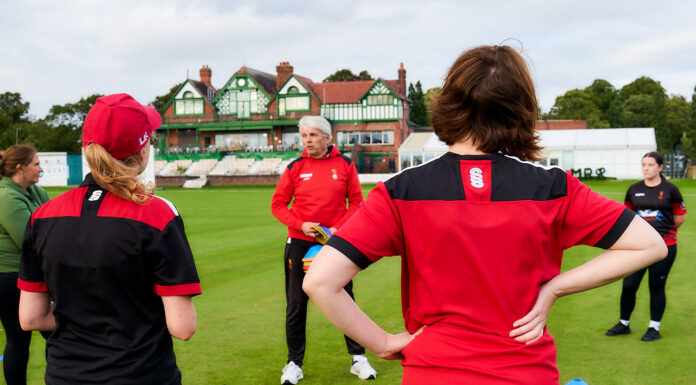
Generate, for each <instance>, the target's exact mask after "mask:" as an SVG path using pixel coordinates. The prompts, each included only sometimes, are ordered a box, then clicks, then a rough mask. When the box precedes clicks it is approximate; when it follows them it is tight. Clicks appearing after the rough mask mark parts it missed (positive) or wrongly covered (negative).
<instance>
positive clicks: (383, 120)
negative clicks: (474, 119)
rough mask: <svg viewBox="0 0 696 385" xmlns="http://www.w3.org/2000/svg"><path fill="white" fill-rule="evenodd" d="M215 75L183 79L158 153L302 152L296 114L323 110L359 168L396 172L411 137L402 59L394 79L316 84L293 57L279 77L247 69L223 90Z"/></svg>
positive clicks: (206, 71)
mask: <svg viewBox="0 0 696 385" xmlns="http://www.w3.org/2000/svg"><path fill="white" fill-rule="evenodd" d="M211 79H212V70H211V69H210V68H209V67H208V66H203V67H202V68H201V69H200V80H193V79H186V81H185V82H184V83H183V84H182V85H181V86H180V88H179V89H178V90H177V91H176V93H175V94H174V96H173V97H172V98H171V100H170V101H169V102H168V103H167V104H166V105H165V107H164V108H163V110H162V111H161V112H162V114H163V116H164V120H163V125H162V127H161V128H160V129H159V136H160V147H159V152H160V154H181V153H206V152H207V153H216V152H221V153H227V152H287V151H299V150H301V146H302V144H301V140H300V134H299V129H298V127H297V123H298V121H299V119H300V118H301V117H302V116H304V115H321V116H323V117H325V118H326V119H328V120H329V122H330V123H331V125H332V129H333V135H332V143H333V144H335V145H337V146H338V147H339V149H340V150H341V151H342V152H344V153H347V154H348V153H349V156H351V157H352V158H353V160H354V161H355V162H356V165H357V166H358V168H359V169H362V170H361V171H363V172H390V171H391V172H393V171H395V170H396V161H397V159H398V155H397V154H398V148H399V146H400V145H401V144H402V143H403V141H404V140H405V139H406V137H407V136H408V134H409V121H408V116H409V101H408V99H407V89H406V70H405V69H404V67H403V63H402V64H401V65H400V67H399V68H398V70H397V79H393V80H385V79H382V78H377V79H375V80H359V81H340V82H323V83H315V82H313V81H312V80H311V79H309V78H307V77H304V76H301V75H298V74H295V73H294V69H293V67H292V66H291V65H290V63H289V62H281V63H280V64H279V65H278V66H277V67H276V73H275V74H270V73H266V72H263V71H259V70H256V69H252V68H248V67H242V68H240V69H239V70H238V71H237V72H236V73H235V74H234V75H232V77H231V78H230V79H228V80H227V82H226V83H225V84H224V86H222V87H221V88H219V89H218V88H216V87H214V86H213V84H212V82H211Z"/></svg>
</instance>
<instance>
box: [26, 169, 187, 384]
mask: <svg viewBox="0 0 696 385" xmlns="http://www.w3.org/2000/svg"><path fill="white" fill-rule="evenodd" d="M18 286H19V288H20V289H21V290H24V291H30V292H43V291H47V292H48V293H49V294H50V296H51V298H52V300H53V303H54V310H53V313H54V315H55V318H56V328H55V330H54V331H53V332H52V334H51V336H50V337H49V338H48V340H47V342H46V346H47V357H46V358H47V359H46V362H47V365H46V382H47V383H49V384H75V383H90V384H96V383H104V384H114V383H118V384H144V383H148V384H169V383H175V382H176V381H177V380H178V378H179V376H180V374H179V370H178V368H177V366H176V358H175V356H174V351H173V350H172V340H171V336H170V335H169V332H168V330H167V325H166V322H165V315H164V308H163V305H162V299H161V298H160V296H174V295H197V294H200V293H201V287H200V283H199V280H198V273H197V272H196V266H195V264H194V260H193V255H192V254H191V249H190V247H189V244H188V241H187V239H186V235H185V233H184V225H183V222H182V220H181V217H180V216H179V215H178V212H177V211H176V209H175V208H174V206H173V205H172V204H171V203H169V202H168V201H166V200H164V199H162V198H159V197H156V196H152V197H151V198H150V199H149V200H148V201H147V202H146V203H145V204H142V205H138V204H135V203H133V202H130V201H125V200H122V199H119V198H118V197H116V196H115V195H113V194H111V193H110V192H108V191H107V190H105V189H103V188H101V187H99V186H98V185H97V184H96V183H95V182H94V179H93V178H92V176H91V174H88V175H87V177H86V178H85V181H84V182H83V183H82V184H81V185H80V187H78V188H76V189H73V190H70V191H68V192H66V193H64V194H62V195H60V196H59V197H57V198H54V199H52V200H51V201H49V202H48V203H46V204H44V205H42V206H41V207H39V208H38V209H37V210H36V211H35V212H34V213H33V214H32V216H31V219H30V221H29V223H28V225H27V229H26V233H25V236H24V244H23V250H22V259H21V264H20V270H19V281H18Z"/></svg>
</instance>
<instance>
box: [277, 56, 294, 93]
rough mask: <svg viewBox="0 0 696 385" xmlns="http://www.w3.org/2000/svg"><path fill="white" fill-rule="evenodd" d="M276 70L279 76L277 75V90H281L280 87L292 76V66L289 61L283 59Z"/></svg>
mask: <svg viewBox="0 0 696 385" xmlns="http://www.w3.org/2000/svg"><path fill="white" fill-rule="evenodd" d="M276 72H278V76H277V77H276V91H279V90H280V87H282V86H283V84H285V82H286V81H287V80H288V79H289V78H290V76H292V66H291V65H290V63H289V62H286V61H282V62H280V64H278V66H277V67H276Z"/></svg>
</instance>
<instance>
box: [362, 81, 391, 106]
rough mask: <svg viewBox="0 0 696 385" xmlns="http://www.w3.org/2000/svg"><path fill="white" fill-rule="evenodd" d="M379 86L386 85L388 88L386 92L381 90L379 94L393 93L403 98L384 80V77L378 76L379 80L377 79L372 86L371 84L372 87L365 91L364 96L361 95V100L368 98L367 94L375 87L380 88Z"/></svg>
mask: <svg viewBox="0 0 696 385" xmlns="http://www.w3.org/2000/svg"><path fill="white" fill-rule="evenodd" d="M378 87H384V88H385V89H386V90H387V92H386V93H384V92H381V93H379V94H378V95H386V94H391V95H393V96H394V97H395V98H397V99H401V97H400V96H399V95H398V94H397V93H396V92H394V90H392V89H391V87H390V86H389V85H388V84H387V82H386V81H384V79H382V78H377V80H375V82H374V83H373V84H372V86H370V88H369V89H368V90H367V92H365V93H364V94H363V96H361V97H360V101H362V100H363V99H365V98H367V96H368V95H370V94H371V93H372V90H373V89H375V88H378Z"/></svg>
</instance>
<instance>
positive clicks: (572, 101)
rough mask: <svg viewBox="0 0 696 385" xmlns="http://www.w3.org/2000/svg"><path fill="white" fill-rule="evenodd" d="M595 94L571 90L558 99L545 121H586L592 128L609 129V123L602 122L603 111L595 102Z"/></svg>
mask: <svg viewBox="0 0 696 385" xmlns="http://www.w3.org/2000/svg"><path fill="white" fill-rule="evenodd" d="M593 96H594V95H593V94H592V93H591V92H589V91H587V90H586V89H585V90H578V89H574V90H570V91H567V92H566V93H565V94H563V95H562V96H559V97H557V98H556V102H555V103H554V105H553V107H551V110H550V111H549V113H548V114H544V115H543V118H544V119H572V120H584V121H585V122H587V127H590V128H609V122H608V121H606V120H602V118H601V115H602V112H601V110H600V109H599V108H598V107H597V106H596V105H595V103H594V102H593Z"/></svg>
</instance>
